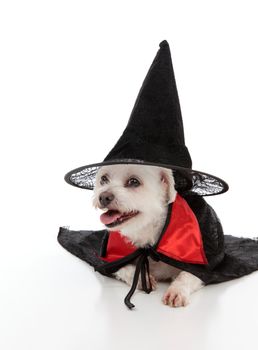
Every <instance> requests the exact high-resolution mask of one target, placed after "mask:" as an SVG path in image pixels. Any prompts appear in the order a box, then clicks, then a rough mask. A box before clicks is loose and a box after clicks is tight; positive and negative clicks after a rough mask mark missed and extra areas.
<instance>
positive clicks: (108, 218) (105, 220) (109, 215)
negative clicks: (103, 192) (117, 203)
mask: <svg viewBox="0 0 258 350" xmlns="http://www.w3.org/2000/svg"><path fill="white" fill-rule="evenodd" d="M121 216H122V214H121V213H119V212H118V211H114V210H109V211H107V212H106V213H104V214H101V215H100V221H101V222H102V224H104V225H108V224H112V222H114V221H116V220H117V219H118V218H120V217H121Z"/></svg>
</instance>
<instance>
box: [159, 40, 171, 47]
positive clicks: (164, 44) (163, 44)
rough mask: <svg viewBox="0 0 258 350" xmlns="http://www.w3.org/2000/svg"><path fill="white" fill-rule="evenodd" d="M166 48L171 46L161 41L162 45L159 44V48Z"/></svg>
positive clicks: (165, 41)
mask: <svg viewBox="0 0 258 350" xmlns="http://www.w3.org/2000/svg"><path fill="white" fill-rule="evenodd" d="M165 46H169V45H168V42H167V40H163V41H161V43H160V44H159V47H160V48H162V47H165Z"/></svg>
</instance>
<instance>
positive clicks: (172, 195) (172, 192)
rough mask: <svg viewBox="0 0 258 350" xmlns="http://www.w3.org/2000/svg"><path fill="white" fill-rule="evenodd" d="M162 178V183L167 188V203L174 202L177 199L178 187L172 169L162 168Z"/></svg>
mask: <svg viewBox="0 0 258 350" xmlns="http://www.w3.org/2000/svg"><path fill="white" fill-rule="evenodd" d="M160 179H161V182H162V184H163V185H164V186H165V188H166V193H167V203H168V204H169V203H172V202H174V200H175V199H176V193H177V192H176V189H175V180H174V176H173V173H172V170H170V169H162V170H161V172H160Z"/></svg>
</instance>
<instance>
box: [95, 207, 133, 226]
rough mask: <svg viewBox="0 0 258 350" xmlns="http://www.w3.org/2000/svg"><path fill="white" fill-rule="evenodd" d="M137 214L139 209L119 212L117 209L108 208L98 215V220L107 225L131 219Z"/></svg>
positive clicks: (115, 224)
mask: <svg viewBox="0 0 258 350" xmlns="http://www.w3.org/2000/svg"><path fill="white" fill-rule="evenodd" d="M138 214H139V211H136V210H131V211H129V212H127V213H121V212H120V211H119V210H113V209H110V210H108V211H107V212H105V213H104V214H101V215H100V221H101V222H102V223H103V224H104V225H105V226H107V227H114V226H117V225H121V224H122V223H123V222H125V221H127V220H129V219H132V218H133V217H135V216H136V215H138Z"/></svg>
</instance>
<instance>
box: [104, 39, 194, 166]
mask: <svg viewBox="0 0 258 350" xmlns="http://www.w3.org/2000/svg"><path fill="white" fill-rule="evenodd" d="M128 158H132V159H140V160H144V161H146V162H154V163H164V164H173V165H176V166H181V167H185V168H191V167H192V160H191V157H190V154H189V152H188V149H187V147H186V146H185V139H184V128H183V120H182V116H181V109H180V104H179V98H178V93H177V87H176V81H175V76H174V71H173V67H172V60H171V54H170V49H169V45H168V43H167V42H166V41H163V42H161V43H160V49H159V51H158V53H157V55H156V57H155V59H154V61H153V63H152V65H151V67H150V69H149V71H148V73H147V76H146V78H145V80H144V82H143V84H142V87H141V89H140V92H139V94H138V97H137V99H136V102H135V105H134V108H133V110H132V113H131V116H130V119H129V122H128V124H127V127H126V129H125V130H124V133H123V135H122V136H121V138H120V139H119V140H118V142H117V144H116V145H115V146H114V148H113V149H112V150H111V151H110V153H109V154H108V155H107V156H106V158H105V159H104V160H105V161H107V160H114V159H128Z"/></svg>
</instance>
